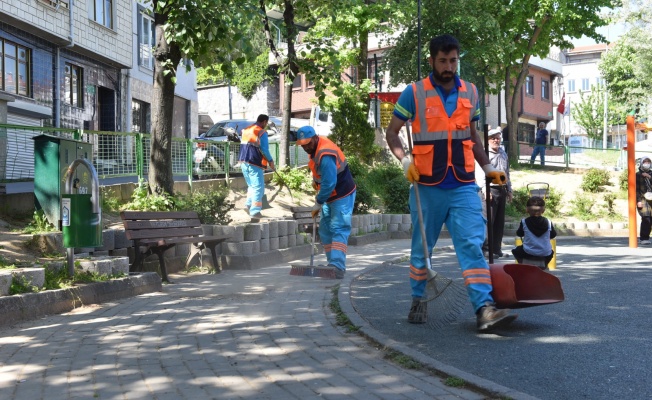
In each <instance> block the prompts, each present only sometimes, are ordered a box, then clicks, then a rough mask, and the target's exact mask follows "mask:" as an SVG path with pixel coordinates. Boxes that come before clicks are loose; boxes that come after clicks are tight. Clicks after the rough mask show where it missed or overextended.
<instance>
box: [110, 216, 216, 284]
mask: <svg viewBox="0 0 652 400" xmlns="http://www.w3.org/2000/svg"><path fill="white" fill-rule="evenodd" d="M120 217H121V218H122V222H123V224H124V227H125V233H126V235H127V239H130V240H133V241H134V249H135V253H136V256H135V259H134V262H133V264H132V265H131V267H130V269H129V270H130V271H140V270H141V269H142V264H143V260H144V259H145V258H146V257H147V256H149V255H151V254H156V255H157V256H158V259H159V263H160V266H161V277H162V279H163V281H165V282H169V281H168V274H167V270H166V268H165V257H164V253H165V251H167V250H168V249H170V248H172V247H174V246H176V245H177V244H182V243H190V244H192V246H191V250H190V254H188V258H187V259H186V264H185V265H186V267H188V264H189V262H190V260H192V259H193V257H194V256H195V255H197V254H201V251H202V250H203V249H205V248H208V249H209V250H210V251H211V256H212V261H213V272H214V273H217V272H220V271H221V267H220V264H219V263H218V261H217V246H218V245H219V244H220V243H222V242H223V241H225V240H226V239H228V236H204V231H203V230H202V227H201V222H200V221H199V217H198V216H197V213H196V212H194V211H155V212H154V211H152V212H150V211H123V212H121V213H120Z"/></svg>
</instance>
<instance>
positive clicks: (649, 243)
mask: <svg viewBox="0 0 652 400" xmlns="http://www.w3.org/2000/svg"><path fill="white" fill-rule="evenodd" d="M638 244H642V245H643V246H649V245H651V244H652V242H650V239H645V240H641V241H639V242H638Z"/></svg>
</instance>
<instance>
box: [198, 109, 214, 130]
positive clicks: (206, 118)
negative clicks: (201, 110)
mask: <svg viewBox="0 0 652 400" xmlns="http://www.w3.org/2000/svg"><path fill="white" fill-rule="evenodd" d="M197 122H198V123H197V132H198V133H199V134H200V135H201V134H203V133H206V132H208V130H209V129H211V127H212V126H213V125H215V123H214V122H213V119H212V118H211V116H210V115H208V114H198V115H197Z"/></svg>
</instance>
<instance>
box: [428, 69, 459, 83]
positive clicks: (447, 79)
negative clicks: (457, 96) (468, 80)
mask: <svg viewBox="0 0 652 400" xmlns="http://www.w3.org/2000/svg"><path fill="white" fill-rule="evenodd" d="M445 74H447V75H446V76H443V75H442V74H440V73H439V72H437V70H436V69H434V68H433V69H432V75H433V76H434V78H435V80H436V81H438V82H441V83H449V82H450V81H452V80H453V78H454V77H455V74H454V73H453V72H445Z"/></svg>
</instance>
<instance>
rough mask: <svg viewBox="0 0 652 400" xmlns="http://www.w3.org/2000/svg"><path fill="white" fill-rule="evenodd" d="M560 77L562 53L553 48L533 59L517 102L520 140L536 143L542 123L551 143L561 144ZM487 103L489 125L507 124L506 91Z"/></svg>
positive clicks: (486, 100)
mask: <svg viewBox="0 0 652 400" xmlns="http://www.w3.org/2000/svg"><path fill="white" fill-rule="evenodd" d="M561 78H562V64H561V52H560V51H559V50H558V49H555V48H553V49H551V50H550V52H549V53H548V55H547V56H546V57H545V58H539V57H532V58H531V59H530V65H529V70H528V75H527V76H526V79H525V82H524V84H523V86H522V87H521V92H520V95H519V98H518V100H517V102H518V104H517V114H518V133H517V137H518V138H517V141H519V142H527V143H534V134H535V133H536V131H537V129H538V125H539V123H540V122H543V123H545V124H546V129H547V130H548V132H550V135H549V136H548V139H549V140H550V143H552V144H558V143H559V140H560V137H561V122H560V118H559V115H558V113H557V105H558V104H559V102H560V101H561V98H562V94H563V93H562V90H561V89H560V85H561V84H562V83H561ZM485 103H486V114H487V115H486V123H487V124H488V125H489V126H490V127H496V126H504V125H505V124H507V118H506V112H505V91H504V90H502V91H501V92H500V94H499V95H487V96H486V97H485Z"/></svg>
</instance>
